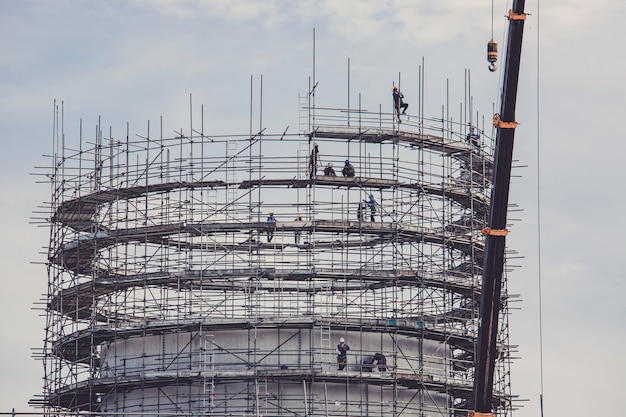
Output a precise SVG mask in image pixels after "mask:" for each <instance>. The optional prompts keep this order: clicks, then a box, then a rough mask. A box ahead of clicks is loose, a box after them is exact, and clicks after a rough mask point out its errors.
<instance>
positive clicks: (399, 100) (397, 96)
mask: <svg viewBox="0 0 626 417" xmlns="http://www.w3.org/2000/svg"><path fill="white" fill-rule="evenodd" d="M403 99H404V94H402V92H401V91H400V90H398V87H396V86H395V85H394V86H393V108H394V109H395V111H396V114H397V116H398V123H402V120H400V114H406V109H407V108H408V107H409V103H405V102H404V100H403ZM400 109H402V113H400Z"/></svg>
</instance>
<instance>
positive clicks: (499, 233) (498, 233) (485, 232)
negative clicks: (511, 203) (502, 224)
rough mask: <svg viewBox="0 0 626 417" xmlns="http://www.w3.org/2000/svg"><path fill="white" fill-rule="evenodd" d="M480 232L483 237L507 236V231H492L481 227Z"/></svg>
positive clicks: (489, 228)
mask: <svg viewBox="0 0 626 417" xmlns="http://www.w3.org/2000/svg"><path fill="white" fill-rule="evenodd" d="M482 232H483V235H484V236H487V235H491V236H506V235H508V234H509V230H508V229H492V228H491V227H483V230H482Z"/></svg>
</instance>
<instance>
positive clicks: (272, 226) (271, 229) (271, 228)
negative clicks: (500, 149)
mask: <svg viewBox="0 0 626 417" xmlns="http://www.w3.org/2000/svg"><path fill="white" fill-rule="evenodd" d="M267 221H268V222H269V223H272V224H270V225H269V227H268V228H267V241H268V242H271V241H272V239H273V238H274V230H276V217H274V212H273V211H270V214H269V216H267Z"/></svg>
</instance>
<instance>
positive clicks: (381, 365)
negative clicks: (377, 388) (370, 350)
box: [374, 353, 387, 372]
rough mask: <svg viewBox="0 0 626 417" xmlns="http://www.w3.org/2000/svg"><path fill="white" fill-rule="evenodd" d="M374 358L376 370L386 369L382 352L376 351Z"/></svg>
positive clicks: (385, 359)
mask: <svg viewBox="0 0 626 417" xmlns="http://www.w3.org/2000/svg"><path fill="white" fill-rule="evenodd" d="M374 360H375V361H376V365H378V370H379V371H380V372H386V371H387V358H385V355H383V354H382V353H377V354H375V355H374Z"/></svg>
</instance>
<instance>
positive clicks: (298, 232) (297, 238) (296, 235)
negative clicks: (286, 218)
mask: <svg viewBox="0 0 626 417" xmlns="http://www.w3.org/2000/svg"><path fill="white" fill-rule="evenodd" d="M294 221H296V222H302V214H298V217H296V219H295V220H294ZM300 236H302V231H301V230H300V229H298V230H296V231H295V232H294V234H293V239H294V243H295V244H296V245H299V244H300Z"/></svg>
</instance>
